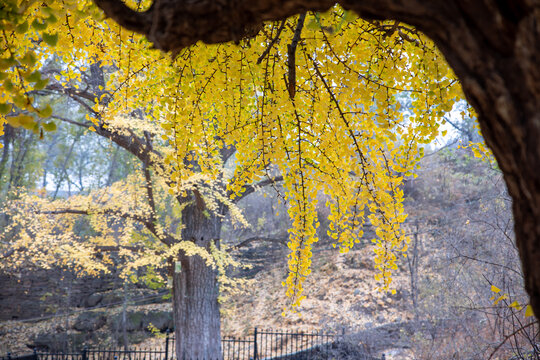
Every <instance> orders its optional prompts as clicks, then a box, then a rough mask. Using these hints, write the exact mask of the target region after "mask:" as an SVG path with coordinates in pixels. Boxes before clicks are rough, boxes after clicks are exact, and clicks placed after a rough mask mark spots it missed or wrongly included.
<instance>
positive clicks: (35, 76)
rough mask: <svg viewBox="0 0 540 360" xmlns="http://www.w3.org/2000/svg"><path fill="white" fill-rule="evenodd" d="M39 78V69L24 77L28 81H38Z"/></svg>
mask: <svg viewBox="0 0 540 360" xmlns="http://www.w3.org/2000/svg"><path fill="white" fill-rule="evenodd" d="M40 80H41V74H40V72H39V71H37V70H36V71H34V72H32V73H31V74H30V75H29V76H27V77H26V81H28V82H38V81H40Z"/></svg>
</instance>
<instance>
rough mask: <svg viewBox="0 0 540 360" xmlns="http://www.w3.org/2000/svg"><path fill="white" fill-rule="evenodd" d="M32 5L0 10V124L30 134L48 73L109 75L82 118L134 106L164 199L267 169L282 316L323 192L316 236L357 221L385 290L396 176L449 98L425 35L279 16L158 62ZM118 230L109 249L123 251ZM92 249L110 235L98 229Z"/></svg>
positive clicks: (94, 25)
mask: <svg viewBox="0 0 540 360" xmlns="http://www.w3.org/2000/svg"><path fill="white" fill-rule="evenodd" d="M13 4H15V5H13ZM13 4H12V5H13V6H14V7H15V9H17V6H16V3H15V2H14V1H13ZM46 4H47V5H45V6H42V3H41V2H33V1H25V2H23V5H21V6H20V7H19V9H20V10H24V11H19V13H18V14H19V15H18V16H15V17H14V18H13V19H10V18H6V16H4V15H2V16H3V17H2V20H1V21H2V22H1V26H0V28H1V29H2V35H1V40H0V41H1V43H0V46H1V47H2V48H3V49H5V51H4V52H3V54H2V55H1V59H0V71H2V73H1V77H2V79H3V80H2V81H3V82H4V86H3V87H2V90H1V91H0V113H1V114H2V115H1V116H2V117H1V119H2V120H3V121H6V122H8V123H10V124H12V125H14V126H20V125H22V126H25V127H28V128H31V129H34V130H35V131H38V130H39V126H40V125H39V120H34V119H37V117H39V116H40V114H42V115H43V113H45V115H47V114H48V110H47V109H42V108H38V107H37V105H36V104H35V102H34V99H33V98H32V96H31V95H30V94H31V91H32V90H35V89H39V88H43V87H45V86H46V85H47V80H46V79H47V76H54V77H55V78H56V80H57V81H60V82H62V83H64V84H71V85H72V86H74V87H77V86H80V83H81V69H80V68H81V67H84V66H88V64H89V63H91V62H96V61H99V62H100V65H101V66H114V67H115V68H116V69H117V71H115V72H113V73H111V75H110V77H109V78H108V81H107V85H106V89H114V90H110V91H108V92H103V94H102V95H101V96H100V97H99V98H96V99H95V101H94V104H93V111H94V113H92V114H89V117H90V118H91V119H92V121H93V122H94V124H95V127H94V128H93V129H94V130H95V129H96V128H98V127H107V126H109V125H110V124H113V123H114V122H115V121H117V119H129V121H132V117H128V114H130V113H131V112H132V111H133V110H134V109H139V110H142V112H143V113H144V119H143V122H144V123H146V124H147V125H146V126H148V127H151V129H152V130H151V131H153V132H154V133H157V131H161V135H162V139H163V140H164V141H165V144H166V145H167V146H168V150H167V151H166V155H165V158H164V166H166V167H167V171H166V172H164V174H165V175H166V176H168V180H167V182H168V184H169V186H170V192H171V194H173V195H184V194H185V192H186V191H187V190H189V189H191V188H192V186H193V184H194V183H193V179H194V178H197V179H198V180H197V181H200V182H202V183H204V184H211V183H212V182H220V181H224V180H226V181H227V190H228V191H229V192H230V194H231V195H230V197H229V198H227V197H226V196H224V195H223V194H222V195H220V196H217V195H216V196H214V197H208V199H214V202H212V201H209V202H208V204H209V208H210V209H212V208H213V207H215V206H217V204H218V203H220V202H221V203H231V201H232V200H234V199H235V198H236V197H238V196H241V195H242V193H243V191H244V189H245V185H247V184H251V183H253V182H255V181H257V180H260V179H263V178H265V177H269V176H270V175H269V173H270V172H271V171H274V170H276V169H277V170H279V172H280V173H281V174H282V175H283V177H284V186H285V188H286V194H285V200H286V202H287V204H288V206H289V215H290V218H291V220H292V227H291V228H290V229H289V234H290V235H289V248H290V254H289V276H288V278H287V279H286V281H285V282H284V284H285V286H286V287H287V294H288V295H289V296H290V297H291V299H292V301H291V303H292V305H293V307H294V306H297V305H298V304H299V302H300V301H301V300H302V297H303V295H302V293H303V289H302V286H303V283H304V280H305V278H306V277H307V276H308V275H309V273H310V264H311V260H310V259H311V249H312V245H313V243H315V242H316V241H317V236H316V229H317V228H318V226H319V223H318V222H317V216H316V208H317V201H318V198H319V197H318V194H320V193H323V194H325V195H326V196H327V197H328V198H329V199H330V200H329V201H327V203H326V206H327V207H328V208H329V209H330V214H331V215H330V221H331V225H330V231H329V235H330V236H331V237H332V238H333V239H334V240H335V246H337V247H339V249H340V251H342V252H347V251H348V250H349V249H350V248H351V247H352V246H353V244H354V243H356V242H358V241H359V239H360V238H361V237H362V236H363V232H362V228H363V226H364V225H365V224H366V223H368V224H370V225H371V226H373V227H374V228H375V231H376V234H377V238H376V239H373V242H374V243H375V245H376V247H375V254H374V255H375V257H374V260H375V267H376V268H377V270H378V275H377V279H378V280H380V288H381V289H385V290H387V289H390V288H391V274H392V271H393V270H395V269H396V268H397V263H396V258H397V255H398V254H399V253H401V252H404V251H405V250H406V249H407V243H408V241H409V240H408V238H407V237H406V235H405V234H404V232H403V230H402V229H401V227H400V224H401V223H403V221H404V220H405V218H406V214H405V213H404V211H403V205H402V202H403V191H402V190H401V189H400V185H401V183H402V181H403V177H404V176H408V175H411V174H412V172H413V171H414V169H415V167H416V166H417V161H418V159H419V157H420V156H421V155H422V153H423V145H424V144H427V143H429V142H430V141H432V140H433V139H434V138H435V137H436V136H437V135H438V127H439V124H440V123H441V121H442V120H441V119H442V117H443V115H444V114H446V113H447V112H448V111H450V110H451V109H452V106H453V104H454V103H455V102H456V101H459V100H461V99H462V98H463V95H462V93H461V89H460V86H459V84H458V82H457V81H456V79H455V76H454V74H453V73H452V72H451V70H450V69H449V67H448V66H447V64H446V63H445V61H444V59H443V57H442V55H441V54H440V53H439V52H438V51H437V50H436V49H435V46H434V45H433V44H432V42H431V41H430V40H429V39H427V38H426V37H425V36H423V35H422V34H420V33H418V32H417V31H416V30H415V29H413V28H411V27H409V26H407V25H405V24H398V23H379V22H367V21H364V20H361V19H359V18H357V17H356V16H354V15H353V14H351V13H350V12H347V11H344V10H343V9H341V8H339V7H335V8H334V9H332V10H331V11H329V12H328V13H326V14H318V13H317V14H314V13H308V14H307V16H306V18H305V23H304V26H303V27H301V26H299V21H298V17H295V18H290V19H288V20H286V21H285V23H284V24H283V26H281V25H280V24H277V23H271V24H267V25H266V26H265V27H264V29H263V30H262V31H260V33H259V34H258V35H257V36H256V37H255V38H251V39H247V40H243V41H241V42H240V44H238V45H235V44H220V45H212V46H209V45H204V44H197V45H195V46H192V47H190V48H187V49H184V50H183V51H181V52H180V53H179V54H178V56H177V58H176V59H174V60H171V59H168V58H166V57H165V56H164V55H163V54H162V53H160V52H158V51H156V50H153V49H151V47H150V46H149V43H148V42H147V41H146V40H145V39H144V38H142V37H141V36H139V35H137V34H133V33H131V32H128V31H126V30H124V29H121V28H120V27H119V26H118V25H117V24H114V23H112V22H111V21H109V20H106V21H104V20H101V18H100V15H99V14H98V13H97V10H96V9H95V8H94V6H93V5H92V4H91V2H90V1H89V0H87V1H67V0H64V1H61V2H60V1H52V0H51V1H47V2H46ZM132 5H134V7H137V5H136V4H132ZM145 5H146V4H142V5H139V6H145ZM20 14H22V15H20ZM30 19H35V20H33V22H32V26H27V24H28V23H29V22H30ZM300 32H301V36H300V37H298V35H299V34H300ZM295 33H296V34H297V36H296V39H297V40H299V41H297V42H295V41H296V40H295ZM291 53H294V54H295V56H291ZM53 55H54V56H58V57H60V58H61V59H62V61H63V63H65V64H66V66H65V67H64V68H63V70H62V71H61V72H60V73H59V74H53V75H47V74H43V73H39V69H40V66H42V64H44V63H45V61H46V59H47V58H50V57H51V56H53ZM77 69H78V70H77ZM405 105H407V106H406V107H405ZM36 115H37V116H36ZM25 116H26V118H25ZM35 116H36V117H35ZM36 124H37V125H36ZM116 125H117V126H118V124H116ZM128 126H129V125H128ZM156 129H159V130H156ZM228 147H234V148H235V149H236V155H235V165H236V166H235V169H234V173H233V174H232V175H231V176H230V177H228V178H226V179H224V177H225V175H224V174H226V172H225V171H224V169H223V164H222V157H221V151H222V150H223V149H225V148H228ZM186 189H187V190H186ZM96 211H97V210H96ZM122 211H127V212H134V213H136V212H137V211H142V210H141V209H136V208H133V207H128V208H125V209H122ZM42 221H44V222H45V224H46V221H50V220H47V219H43V220H42ZM95 221H96V223H95V224H94V226H96V227H97V228H99V229H100V230H101V231H103V232H104V233H105V227H104V226H100V224H99V223H97V220H95ZM45 224H44V225H40V226H45ZM35 232H36V233H37V232H38V231H37V230H36V231H35ZM124 235H125V240H122V239H124V237H121V239H120V240H118V241H126V242H127V243H129V234H124ZM96 241H97V240H96ZM100 241H104V242H106V241H109V240H108V238H107V236H105V235H103V239H102V240H100ZM181 244H182V245H181ZM177 246H180V247H182V250H183V251H185V252H189V251H195V250H194V249H191V250H190V249H188V248H183V247H184V246H186V244H185V243H179V244H178V245H177ZM73 251H75V250H73ZM81 251H82V250H81ZM198 251H199V250H197V253H198V254H199V255H201V256H203V253H201V252H198ZM209 259H210V257H209ZM150 261H152V260H150V259H145V260H143V259H139V260H137V261H136V262H134V263H135V264H137V265H140V264H143V263H151V262H150ZM88 266H90V265H88Z"/></svg>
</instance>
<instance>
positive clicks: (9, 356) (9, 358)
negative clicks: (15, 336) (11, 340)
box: [7, 352, 11, 360]
mask: <svg viewBox="0 0 540 360" xmlns="http://www.w3.org/2000/svg"><path fill="white" fill-rule="evenodd" d="M7 358H8V360H11V353H10V352H8V353H7Z"/></svg>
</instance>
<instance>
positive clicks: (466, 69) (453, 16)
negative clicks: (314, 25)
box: [95, 0, 540, 318]
mask: <svg viewBox="0 0 540 360" xmlns="http://www.w3.org/2000/svg"><path fill="white" fill-rule="evenodd" d="M95 2H96V3H97V4H98V6H100V7H101V8H102V9H103V10H104V11H105V13H106V14H107V15H108V16H110V17H111V18H113V19H114V20H116V21H117V22H118V23H119V24H120V25H122V26H124V27H126V28H128V29H130V30H133V31H137V32H140V33H142V34H144V35H146V36H147V37H148V39H149V40H150V41H152V42H153V43H154V45H155V46H156V47H157V48H159V49H162V50H164V51H171V52H173V54H174V53H176V52H178V51H179V50H180V49H181V48H183V47H186V46H189V45H191V44H194V43H195V42H197V41H199V40H202V41H204V42H207V43H220V42H226V41H235V40H239V39H241V38H244V37H247V36H251V35H253V34H254V33H256V31H257V30H258V29H259V28H261V26H262V23H263V22H264V21H270V20H281V19H284V18H286V17H289V16H291V15H296V14H300V13H303V12H305V11H308V10H326V9H328V8H330V7H331V6H333V4H334V3H335V1H332V0H234V1H233V0H223V1H211V0H199V1H181V0H159V1H155V2H154V3H153V5H152V6H151V7H150V9H149V10H148V11H146V12H141V13H138V12H135V11H132V10H130V9H128V8H127V7H126V6H125V5H124V4H123V3H122V2H121V1H120V0H95ZM339 3H340V4H341V5H342V6H343V7H344V8H346V9H351V10H354V11H356V12H357V13H358V14H360V16H362V17H364V18H367V19H378V20H385V19H388V20H398V21H402V22H406V23H409V24H411V25H414V26H416V27H417V28H418V29H419V30H421V31H423V32H424V33H425V34H426V35H428V36H429V37H431V38H432V39H433V40H434V41H435V43H436V44H437V46H438V47H439V49H440V50H441V51H442V53H443V54H444V55H445V56H446V59H447V61H448V63H449V64H450V66H451V67H452V68H453V70H454V71H455V73H456V75H457V76H458V77H459V79H460V80H461V84H462V86H463V91H464V92H465V95H466V97H467V99H468V101H469V102H470V103H471V104H472V105H473V106H474V107H475V109H476V111H477V113H478V120H479V122H480V126H481V129H482V133H483V135H484V138H485V140H486V143H487V144H488V146H489V147H490V148H491V150H492V151H493V153H494V155H495V157H496V159H497V161H498V163H499V166H500V168H501V170H502V171H503V173H504V178H505V181H506V184H507V186H508V191H509V193H510V195H511V196H512V199H513V212H514V219H515V233H516V243H517V246H518V248H519V251H520V257H521V262H522V268H523V273H524V276H525V287H526V290H527V292H528V293H529V296H530V299H531V305H532V307H533V309H534V312H535V314H536V316H537V318H538V316H539V315H540V171H539V169H540V146H539V144H538V141H539V139H540V2H539V1H538V0H453V1H448V0H429V1H426V0H344V1H339Z"/></svg>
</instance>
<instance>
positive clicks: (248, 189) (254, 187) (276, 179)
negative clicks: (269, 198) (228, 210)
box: [227, 175, 283, 202]
mask: <svg viewBox="0 0 540 360" xmlns="http://www.w3.org/2000/svg"><path fill="white" fill-rule="evenodd" d="M281 181H283V176H281V175H280V176H276V177H274V178H268V179H265V180H262V181H259V182H258V183H256V184H252V185H246V186H244V189H245V190H244V192H243V193H242V195H240V196H238V197H236V198H235V199H234V202H238V201H240V200H242V199H243V198H245V197H246V196H248V195H249V194H252V193H254V192H255V190H257V189H259V188H261V187H263V186H268V185H275V184H276V183H278V182H281ZM227 195H228V196H230V195H231V192H229V193H227Z"/></svg>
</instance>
